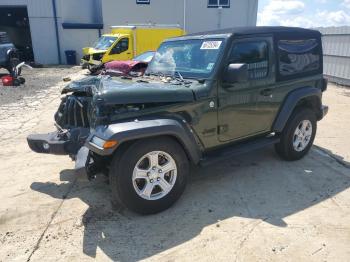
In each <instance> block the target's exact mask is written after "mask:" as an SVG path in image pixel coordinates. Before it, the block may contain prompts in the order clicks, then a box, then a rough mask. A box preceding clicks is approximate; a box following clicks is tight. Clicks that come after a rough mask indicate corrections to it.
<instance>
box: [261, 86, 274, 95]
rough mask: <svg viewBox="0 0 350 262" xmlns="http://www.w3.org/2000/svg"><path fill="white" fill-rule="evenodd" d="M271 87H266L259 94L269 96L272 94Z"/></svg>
mask: <svg viewBox="0 0 350 262" xmlns="http://www.w3.org/2000/svg"><path fill="white" fill-rule="evenodd" d="M272 92H273V89H271V88H266V89H263V90H261V91H260V95H262V96H270V95H272Z"/></svg>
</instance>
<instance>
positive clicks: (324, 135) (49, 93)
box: [0, 68, 350, 261]
mask: <svg viewBox="0 0 350 262" xmlns="http://www.w3.org/2000/svg"><path fill="white" fill-rule="evenodd" d="M50 70H52V71H54V72H55V79H57V80H56V81H58V82H57V83H56V84H55V85H54V82H55V81H54V79H51V77H52V71H50ZM35 72H38V75H36V76H32V77H33V79H35V81H36V82H43V83H49V82H50V83H52V86H51V85H50V87H48V88H46V89H44V88H43V87H42V89H40V90H41V91H40V92H35V93H33V92H29V90H28V92H29V93H27V94H28V95H24V94H23V99H20V100H16V99H15V100H14V102H8V103H5V104H2V105H0V147H1V149H2V150H1V151H0V160H1V165H0V174H1V178H2V181H1V184H0V199H1V201H0V261H57V260H63V261H95V260H97V261H138V260H147V261H349V257H350V245H349V243H350V205H349V203H350V169H349V168H350V164H349V163H350V157H349V148H350V139H349V130H350V122H349V121H348V120H349V119H350V110H348V107H349V105H350V96H349V89H344V88H339V87H336V86H333V85H330V86H329V89H328V91H327V92H326V94H325V97H324V100H325V103H326V104H328V105H329V106H330V112H329V114H328V115H327V117H326V118H325V119H324V120H322V121H321V122H320V123H319V129H318V135H317V139H316V141H315V144H316V146H314V147H313V148H312V150H311V152H310V153H309V154H308V155H307V156H306V157H305V158H304V159H302V160H300V161H296V162H284V161H281V160H280V159H279V158H278V157H276V155H275V154H274V151H273V149H272V148H266V149H264V150H260V151H256V152H251V153H249V154H245V155H241V156H238V157H236V158H234V159H230V160H227V161H224V162H222V163H218V164H217V165H214V166H210V167H207V168H196V169H194V170H193V171H192V174H191V178H190V181H189V185H188V187H187V190H186V191H185V193H184V196H183V197H182V198H181V199H180V201H178V202H177V203H176V204H175V205H174V206H173V207H172V208H170V209H169V210H167V211H165V212H162V213H160V214H157V215H151V216H139V215H135V214H134V213H131V212H129V211H128V210H123V209H120V210H113V209H112V207H111V204H110V197H109V194H110V191H109V185H108V184H107V183H106V182H105V180H103V179H96V180H94V181H92V182H78V181H77V180H76V179H75V177H74V173H73V170H72V169H73V167H74V163H73V162H72V161H70V160H69V158H68V157H65V156H50V155H40V154H35V153H33V152H31V151H30V149H29V148H28V146H27V144H26V136H27V135H28V134H30V133H39V132H49V131H52V130H53V114H54V112H55V111H56V109H57V106H58V104H59V102H60V101H59V97H60V95H59V91H60V90H61V88H62V87H63V86H64V85H65V83H63V82H61V81H60V79H62V77H65V76H67V75H70V74H71V75H70V77H71V78H72V79H78V78H81V77H83V76H84V75H85V73H86V72H85V71H80V70H79V69H77V68H73V69H57V70H56V69H53V68H52V69H43V71H41V70H39V69H38V71H35ZM42 72H44V73H42ZM50 72H51V73H50ZM25 74H27V72H25ZM39 75H40V77H39ZM48 78H49V79H50V80H49V79H48ZM39 79H40V80H39ZM27 81H28V84H27V85H28V86H31V85H32V84H31V82H30V81H29V79H27ZM0 88H2V87H0ZM16 92H17V91H16ZM18 92H19V91H18ZM18 97H19V96H18ZM18 97H17V98H18ZM4 100H5V101H7V99H4ZM2 101H3V100H2Z"/></svg>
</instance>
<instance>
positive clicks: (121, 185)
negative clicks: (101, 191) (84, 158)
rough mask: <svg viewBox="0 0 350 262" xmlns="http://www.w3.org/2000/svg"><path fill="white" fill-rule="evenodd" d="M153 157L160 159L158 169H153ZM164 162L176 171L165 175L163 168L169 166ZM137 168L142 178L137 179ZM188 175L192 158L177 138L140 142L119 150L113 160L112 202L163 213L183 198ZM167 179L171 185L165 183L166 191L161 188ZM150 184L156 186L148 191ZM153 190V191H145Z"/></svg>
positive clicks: (146, 212) (151, 212) (131, 207)
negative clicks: (187, 154)
mask: <svg viewBox="0 0 350 262" xmlns="http://www.w3.org/2000/svg"><path fill="white" fill-rule="evenodd" d="M157 154H158V155H157ZM151 157H154V159H155V158H156V159H157V160H154V161H153V163H156V162H157V164H156V165H157V168H155V169H152V165H151V162H150V159H151ZM155 161H156V162H155ZM162 161H163V163H165V164H169V165H167V166H168V167H175V169H176V170H175V169H169V170H172V171H170V172H165V171H164V173H163V174H161V172H162V170H161V168H162V167H164V168H166V167H165V164H164V165H163V164H162V163H161V162H162ZM153 166H155V165H153ZM135 167H138V168H139V169H138V170H140V172H138V173H137V174H141V175H140V176H142V178H140V179H138V178H136V179H135V177H136V175H135V174H136V171H135ZM145 172H146V173H145ZM188 174H189V161H188V159H187V156H186V153H185V152H184V150H183V149H182V147H181V146H180V145H179V143H177V141H176V140H174V139H172V138H167V137H161V138H151V139H145V140H139V141H136V142H135V143H133V144H131V145H130V146H129V147H127V148H126V149H125V150H123V152H119V153H117V154H116V155H115V157H114V158H113V160H112V164H111V168H110V174H109V177H110V185H111V191H112V203H113V204H114V205H118V204H119V205H121V206H123V207H126V208H128V209H130V210H132V211H134V212H136V213H139V214H154V213H158V212H161V211H163V210H165V209H167V208H169V207H170V206H172V205H173V204H174V203H175V202H176V201H177V200H178V199H179V198H180V196H181V195H182V193H183V192H184V190H185V187H186V182H187V176H188ZM157 176H159V177H157ZM152 181H153V182H152ZM158 181H159V182H158ZM164 181H166V182H167V183H165V184H164V185H166V186H168V185H170V186H169V187H165V186H164V188H166V190H163V187H161V183H164ZM146 185H147V186H149V187H148V188H153V189H151V190H148V191H147V190H145V189H146ZM149 191H150V193H143V192H149Z"/></svg>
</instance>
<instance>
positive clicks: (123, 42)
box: [110, 38, 129, 55]
mask: <svg viewBox="0 0 350 262" xmlns="http://www.w3.org/2000/svg"><path fill="white" fill-rule="evenodd" d="M128 49H129V38H123V39H120V40H119V42H118V43H117V44H116V45H115V46H114V47H113V49H112V50H111V53H110V54H111V55H115V54H120V53H123V52H125V51H127V50H128Z"/></svg>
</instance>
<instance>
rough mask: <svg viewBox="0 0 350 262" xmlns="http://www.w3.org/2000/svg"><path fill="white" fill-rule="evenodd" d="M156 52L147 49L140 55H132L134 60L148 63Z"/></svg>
mask: <svg viewBox="0 0 350 262" xmlns="http://www.w3.org/2000/svg"><path fill="white" fill-rule="evenodd" d="M155 53H156V52H153V51H148V52H145V53H142V54H141V55H138V56H136V57H134V59H133V60H134V61H139V62H146V63H149V62H151V60H152V58H153V56H154V54H155Z"/></svg>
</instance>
